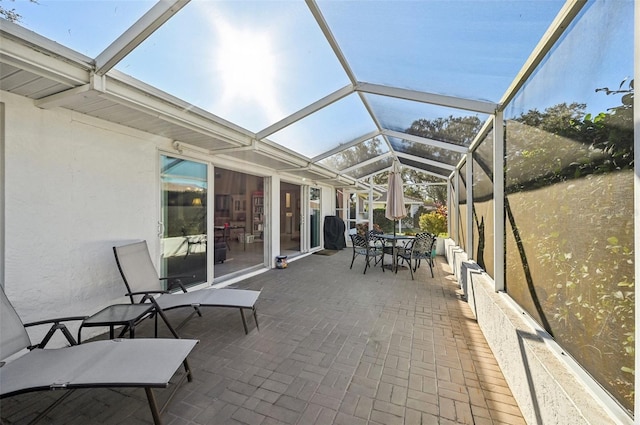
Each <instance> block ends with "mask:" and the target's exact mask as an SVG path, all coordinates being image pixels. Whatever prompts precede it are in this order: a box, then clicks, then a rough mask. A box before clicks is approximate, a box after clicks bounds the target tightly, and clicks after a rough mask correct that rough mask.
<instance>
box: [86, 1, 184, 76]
mask: <svg viewBox="0 0 640 425" xmlns="http://www.w3.org/2000/svg"><path fill="white" fill-rule="evenodd" d="M187 3H189V0H160V1H159V2H158V3H156V4H155V5H154V6H153V7H152V8H151V9H149V10H148V11H147V13H145V14H144V15H142V17H141V18H140V19H138V20H137V21H136V22H135V23H134V24H133V25H132V26H130V27H129V28H128V29H127V30H126V31H125V32H123V33H122V34H121V35H120V37H118V38H117V39H116V40H115V41H114V42H113V43H111V44H110V45H109V46H108V47H107V48H106V49H104V50H103V51H102V53H100V54H99V55H98V56H97V57H96V59H95V64H96V68H95V73H96V74H98V75H104V74H106V73H107V72H108V71H109V70H110V69H111V68H113V67H115V66H116V65H117V64H118V62H120V61H121V60H122V59H123V58H124V57H125V56H127V55H128V54H129V53H131V52H132V51H133V49H135V48H136V47H138V46H139V45H140V44H141V43H142V42H143V41H144V40H146V39H147V38H148V37H149V36H150V35H151V34H153V33H154V32H155V31H156V30H157V29H158V28H160V27H161V26H162V25H163V24H164V23H165V22H167V21H168V20H169V19H170V18H171V17H172V16H173V15H175V14H176V13H178V11H179V10H180V9H182V8H183V7H184V6H185V5H186V4H187Z"/></svg>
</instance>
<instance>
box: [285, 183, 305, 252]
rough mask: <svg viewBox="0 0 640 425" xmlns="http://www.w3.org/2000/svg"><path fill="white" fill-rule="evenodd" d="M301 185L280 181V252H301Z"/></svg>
mask: <svg viewBox="0 0 640 425" xmlns="http://www.w3.org/2000/svg"><path fill="white" fill-rule="evenodd" d="M300 195H301V190H300V186H299V185H296V184H291V183H286V182H281V183H280V254H281V255H292V254H296V253H299V252H300V250H301V249H300V225H301V219H302V216H301V215H300Z"/></svg>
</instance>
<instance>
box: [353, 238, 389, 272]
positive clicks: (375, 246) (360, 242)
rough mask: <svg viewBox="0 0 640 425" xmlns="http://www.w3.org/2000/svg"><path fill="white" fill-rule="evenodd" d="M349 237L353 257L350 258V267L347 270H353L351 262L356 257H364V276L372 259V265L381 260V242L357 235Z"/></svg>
mask: <svg viewBox="0 0 640 425" xmlns="http://www.w3.org/2000/svg"><path fill="white" fill-rule="evenodd" d="M349 236H351V246H352V248H353V257H352V258H351V266H349V269H352V268H353V262H354V261H355V259H356V257H357V256H358V255H362V256H364V257H365V265H364V272H363V274H366V273H367V268H369V267H371V259H372V258H373V259H374V265H375V264H378V262H379V261H381V260H382V255H383V251H382V248H383V245H382V241H380V240H378V239H370V238H368V237H365V236H362V235H358V234H350V235H349Z"/></svg>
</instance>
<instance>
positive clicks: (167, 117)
mask: <svg viewBox="0 0 640 425" xmlns="http://www.w3.org/2000/svg"><path fill="white" fill-rule="evenodd" d="M91 81H92V85H93V89H94V90H96V91H99V92H100V96H101V97H104V98H106V99H110V100H111V101H113V102H116V103H119V104H121V105H124V106H127V107H130V108H132V109H134V110H137V111H140V112H143V113H145V114H148V115H150V116H153V117H156V118H159V119H161V120H163V121H166V122H169V123H172V124H175V125H179V126H181V127H183V128H186V129H189V130H191V131H195V132H198V133H201V134H204V135H205V136H209V137H214V138H217V139H218V140H221V141H223V142H225V143H229V144H231V145H235V146H248V145H251V143H252V138H251V137H250V136H249V135H247V134H244V133H241V132H238V131H235V130H234V129H232V128H229V127H227V126H224V125H221V124H219V123H216V122H215V121H214V120H213V119H212V118H210V117H209V116H208V115H207V114H201V113H200V110H199V109H197V108H183V107H182V106H181V105H174V104H171V103H168V102H167V101H165V99H162V98H156V97H152V96H150V95H149V93H148V92H146V91H138V90H136V89H134V88H133V87H132V86H130V85H129V84H126V83H123V82H120V81H118V80H114V79H113V78H112V77H111V75H110V74H109V75H107V76H104V77H97V76H96V78H92V80H91Z"/></svg>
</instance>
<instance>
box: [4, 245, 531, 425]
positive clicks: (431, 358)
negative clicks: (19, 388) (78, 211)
mask: <svg viewBox="0 0 640 425" xmlns="http://www.w3.org/2000/svg"><path fill="white" fill-rule="evenodd" d="M350 261H351V248H347V249H345V250H343V251H341V252H339V253H338V254H336V255H333V256H321V255H310V256H308V257H306V258H302V259H300V260H298V261H292V262H290V263H289V267H288V268H287V269H284V270H271V271H268V272H266V273H263V274H260V275H257V276H254V277H251V278H249V279H247V280H245V281H242V282H240V283H238V284H236V285H234V287H239V288H251V289H260V288H262V290H263V292H262V295H261V297H260V299H259V301H258V318H259V322H260V330H259V331H258V330H256V329H255V325H254V323H253V320H252V319H249V320H248V322H249V325H250V333H249V335H245V334H244V331H243V329H242V322H241V320H240V317H239V316H240V315H239V313H238V311H237V310H233V309H224V308H205V309H204V310H203V312H204V314H203V317H194V318H192V319H191V320H190V321H188V322H187V324H186V325H185V326H184V327H183V328H182V329H181V330H180V333H181V335H182V336H183V337H184V338H196V339H199V340H200V343H199V344H198V345H197V346H196V348H195V350H194V351H193V352H192V353H191V355H190V357H189V361H190V363H191V367H192V369H193V371H194V381H193V382H185V383H184V384H183V385H182V386H181V387H180V388H179V390H178V392H177V393H176V395H175V397H174V399H173V400H172V401H171V403H170V404H169V406H168V408H167V410H166V411H165V412H164V413H163V415H162V418H163V421H164V423H165V424H168V425H183V424H185V425H186V424H211V425H218V424H224V425H226V424H238V425H239V424H245V425H275V424H291V425H293V424H298V425H322V424H336V425H365V424H369V425H396V424H406V425H428V424H440V425H448V424H477V425H481V424H509V425H517V424H524V423H525V422H524V420H523V418H522V416H521V414H520V410H519V409H518V406H517V405H516V403H515V400H514V399H513V397H512V395H511V392H510V390H509V388H508V386H507V384H506V382H505V380H504V377H503V376H502V373H501V371H500V368H499V367H498V365H497V363H496V360H495V358H494V356H493V354H492V352H491V350H490V349H489V347H488V345H487V343H486V341H485V339H484V337H483V335H482V333H481V332H480V329H479V328H478V326H477V324H476V322H475V320H474V319H473V316H472V314H471V312H470V310H469V307H468V305H467V304H466V302H465V301H464V300H462V299H461V297H460V294H461V292H460V290H459V288H458V286H457V285H456V282H455V280H454V279H453V276H452V275H451V273H450V270H449V268H448V265H447V264H446V262H445V261H444V259H443V258H441V257H440V258H438V261H437V264H436V268H435V278H431V274H430V273H429V269H428V267H427V266H426V265H424V264H423V265H422V267H420V268H419V269H418V272H417V274H416V279H415V280H411V277H410V274H409V272H408V271H407V270H404V271H399V272H398V274H393V273H391V272H389V271H387V272H384V273H383V272H382V270H381V269H380V268H379V267H376V268H373V269H369V270H368V271H367V273H366V275H364V274H363V273H362V270H363V267H364V263H363V258H362V257H359V258H356V263H355V264H354V267H353V269H351V270H350V269H349V263H350ZM88 313H90V312H88ZM168 315H169V318H170V320H172V322H174V323H179V322H180V319H182V318H183V317H186V316H187V315H188V311H187V309H183V310H173V311H170V312H168ZM151 335H152V321H147V323H144V324H143V325H141V326H140V327H138V328H137V329H136V336H138V337H140V336H151ZM165 335H166V336H168V335H169V334H168V333H165ZM181 373H182V372H179V374H178V375H177V376H176V378H174V379H177V378H179V375H180V374H181ZM60 394H62V393H61V392H58V391H55V392H41V393H31V394H24V395H20V396H16V397H12V398H9V399H5V400H2V401H1V403H2V405H1V414H2V418H3V421H4V423H5V424H23V423H27V422H28V420H30V419H32V418H33V417H34V415H35V414H36V413H37V412H39V411H41V410H42V409H43V408H44V406H46V402H49V401H51V400H55V399H56V398H58V397H59V396H60ZM156 394H157V397H158V400H159V402H163V401H164V399H165V398H166V397H167V394H168V391H166V390H157V391H156ZM41 423H46V424H82V425H86V424H149V423H152V420H151V415H150V413H149V410H148V405H147V401H146V398H145V395H144V391H142V390H141V389H91V390H77V391H75V392H74V393H73V394H72V395H71V396H70V397H68V398H67V399H66V400H65V401H64V402H62V403H61V404H60V405H59V406H57V407H56V408H55V409H54V410H53V411H52V412H50V413H49V414H48V415H47V417H46V418H45V419H44V420H42V422H41Z"/></svg>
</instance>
